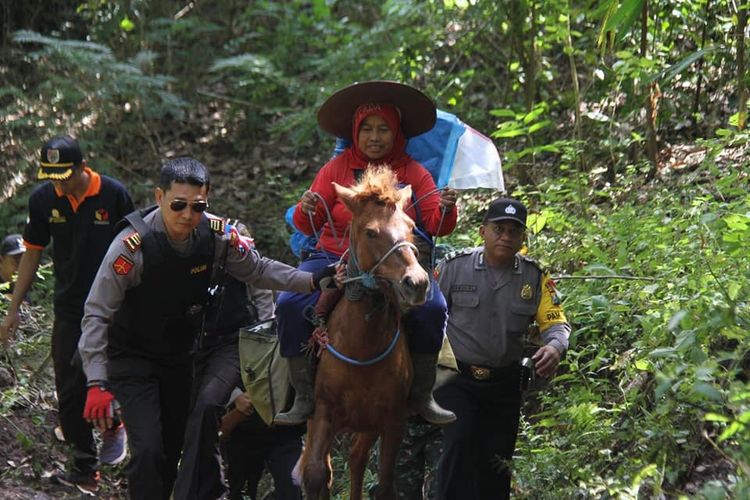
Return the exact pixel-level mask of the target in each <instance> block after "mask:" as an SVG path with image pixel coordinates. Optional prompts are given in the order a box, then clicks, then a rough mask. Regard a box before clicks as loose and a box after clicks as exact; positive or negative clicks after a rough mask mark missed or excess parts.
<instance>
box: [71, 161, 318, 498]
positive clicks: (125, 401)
mask: <svg viewBox="0 0 750 500" xmlns="http://www.w3.org/2000/svg"><path fill="white" fill-rule="evenodd" d="M208 192H209V177H208V171H207V169H206V167H205V166H204V165H203V164H202V163H200V162H198V161H197V160H194V159H192V158H177V159H173V160H168V161H167V162H166V163H165V165H164V166H163V168H162V170H161V177H160V182H159V187H157V188H156V190H155V197H156V203H157V205H158V207H157V208H156V209H153V210H150V211H146V212H145V213H144V214H143V216H142V214H140V213H134V214H132V216H131V217H128V219H127V220H128V222H129V223H130V226H129V227H126V228H125V229H124V230H123V231H122V232H120V234H118V236H117V237H116V238H115V240H114V242H113V243H112V245H111V246H110V248H109V250H108V251H107V255H106V256H105V257H104V260H103V262H102V265H101V267H100V268H99V271H98V273H97V276H96V279H95V281H94V286H93V287H92V288H91V292H90V293H89V297H88V299H87V300H86V306H85V313H84V318H83V322H82V328H83V334H82V336H81V340H80V342H79V351H80V353H81V358H82V360H83V367H84V371H85V372H86V375H87V378H88V384H89V390H88V395H87V399H86V408H85V410H84V412H85V416H86V418H87V419H88V420H89V421H91V422H92V423H95V424H96V426H97V427H106V426H107V425H108V424H109V422H110V421H111V419H112V417H113V404H114V398H115V397H117V401H118V402H119V404H120V405H121V409H122V419H123V421H124V422H125V426H126V427H127V429H128V435H129V438H130V450H131V459H130V462H129V463H128V465H127V467H126V474H127V476H128V490H129V493H130V497H131V498H133V499H137V500H147V499H151V498H153V499H167V498H169V496H170V494H171V492H172V487H173V483H174V480H175V476H176V470H177V463H178V460H179V457H180V450H181V448H182V441H183V436H184V432H185V422H186V420H187V416H188V411H189V404H190V390H191V355H190V351H191V348H192V346H193V343H194V340H195V338H196V336H197V334H198V332H199V330H200V325H201V323H202V320H203V308H204V306H205V305H206V304H207V302H208V298H209V291H208V290H209V283H210V276H211V274H212V272H213V269H214V266H215V265H218V263H219V262H222V263H223V264H222V265H224V266H225V269H226V272H227V273H229V274H230V275H231V276H233V277H234V278H236V279H238V280H239V281H242V282H244V283H247V284H249V285H253V286H256V287H258V288H270V289H274V288H278V289H283V290H294V291H300V292H301V291H312V290H313V289H314V288H316V287H319V283H320V280H321V279H322V278H323V277H324V276H330V275H331V274H333V269H332V268H331V269H327V270H323V271H322V272H320V273H318V274H316V275H315V276H314V275H312V274H311V273H307V272H303V271H298V270H296V269H294V268H293V267H290V266H287V265H286V264H282V263H280V262H276V261H274V260H270V259H266V258H263V257H261V256H260V255H259V254H258V253H257V252H256V251H255V250H254V249H252V248H249V247H248V246H247V244H246V243H245V242H244V241H243V240H242V239H241V238H233V237H232V236H231V235H227V234H226V232H227V231H226V227H225V226H226V224H225V221H224V220H223V219H220V218H217V217H213V216H209V215H207V214H205V213H204V212H205V210H206V208H208ZM224 255H226V257H224ZM220 259H221V260H220ZM110 389H111V392H110Z"/></svg>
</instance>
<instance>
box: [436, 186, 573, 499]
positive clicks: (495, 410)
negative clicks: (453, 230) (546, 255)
mask: <svg viewBox="0 0 750 500" xmlns="http://www.w3.org/2000/svg"><path fill="white" fill-rule="evenodd" d="M479 234H480V235H481V236H482V239H483V240H484V245H483V246H481V247H478V248H474V249H469V250H465V251H463V252H458V253H456V254H453V255H449V256H448V257H446V259H445V260H444V261H443V262H442V263H441V264H440V265H439V266H438V268H437V274H438V283H439V284H440V289H441V290H442V291H443V293H444V294H445V298H446V300H447V301H448V311H449V315H448V327H447V330H446V334H447V335H448V340H449V341H450V343H451V347H452V348H453V352H454V353H455V356H456V362H457V364H458V368H459V371H460V374H459V375H455V376H454V377H453V378H451V379H449V381H448V382H447V383H446V384H445V385H444V386H442V387H441V388H439V389H438V390H437V391H436V393H435V396H436V397H437V398H438V399H439V401H440V404H441V405H443V406H444V407H445V408H448V409H450V410H452V411H453V412H455V413H456V417H457V419H456V421H455V422H454V423H452V424H449V425H447V426H446V427H445V428H444V432H445V438H444V441H443V453H442V456H441V457H440V462H439V465H438V472H437V488H438V498H440V499H442V500H453V499H456V498H481V499H485V498H508V497H509V496H510V479H511V468H510V461H511V460H512V458H513V451H514V449H515V445H516V436H517V434H518V424H519V419H520V412H521V395H522V388H521V365H520V361H521V356H522V354H523V341H524V337H525V334H526V332H527V331H528V328H529V325H530V324H531V323H533V322H534V321H536V323H537V325H538V326H539V330H540V332H541V335H542V340H543V342H544V344H545V345H543V346H542V347H540V348H539V349H538V350H537V351H536V353H535V354H534V355H533V356H532V358H531V359H532V362H533V364H534V366H533V369H534V370H536V373H537V374H538V375H540V376H542V377H549V376H550V375H552V373H554V371H555V369H556V368H557V365H558V363H559V362H560V357H561V356H562V354H563V353H564V352H565V350H566V349H567V347H568V336H569V335H570V326H569V325H568V323H567V320H566V319H565V314H564V312H563V310H562V306H561V304H560V300H559V296H558V293H557V290H556V288H555V284H554V282H553V281H552V280H551V279H550V277H549V275H548V274H547V273H545V272H543V271H542V270H541V269H540V268H539V266H538V265H537V264H536V263H535V262H534V261H532V260H531V259H529V258H527V257H525V256H523V255H521V254H520V253H518V252H519V251H520V250H521V247H522V245H523V242H524V239H525V236H526V207H524V206H523V205H522V204H521V203H520V202H519V201H517V200H514V199H511V198H499V199H497V200H495V201H493V202H492V203H491V204H490V207H489V209H488V210H487V214H486V215H485V218H484V223H483V224H482V225H481V226H480V228H479Z"/></svg>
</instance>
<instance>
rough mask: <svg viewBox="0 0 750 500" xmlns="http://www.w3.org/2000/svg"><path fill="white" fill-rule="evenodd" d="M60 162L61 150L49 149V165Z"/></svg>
mask: <svg viewBox="0 0 750 500" xmlns="http://www.w3.org/2000/svg"><path fill="white" fill-rule="evenodd" d="M59 161H60V150H59V149H48V150H47V163H59Z"/></svg>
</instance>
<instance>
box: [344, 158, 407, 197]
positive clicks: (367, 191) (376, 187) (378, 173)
mask: <svg viewBox="0 0 750 500" xmlns="http://www.w3.org/2000/svg"><path fill="white" fill-rule="evenodd" d="M351 189H352V190H353V191H354V192H355V193H356V194H355V196H356V197H357V198H358V199H361V200H363V199H367V198H376V199H377V200H379V201H382V202H384V203H386V204H396V203H397V202H399V201H400V200H401V193H400V192H399V190H398V178H397V177H396V174H395V173H393V170H391V169H390V168H389V167H374V166H369V165H368V167H367V168H366V169H365V174H364V175H363V176H362V178H361V179H360V180H359V182H358V183H356V184H355V185H353V186H352V187H351Z"/></svg>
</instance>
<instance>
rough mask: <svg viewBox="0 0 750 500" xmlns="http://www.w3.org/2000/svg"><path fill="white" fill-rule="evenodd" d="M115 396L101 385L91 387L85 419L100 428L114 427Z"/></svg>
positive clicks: (85, 408)
mask: <svg viewBox="0 0 750 500" xmlns="http://www.w3.org/2000/svg"><path fill="white" fill-rule="evenodd" d="M114 400H115V396H114V395H113V394H112V393H111V392H109V391H108V390H107V389H105V388H104V387H102V386H100V385H95V386H92V387H89V391H88V394H87V395H86V406H85V407H84V408H83V418H84V419H86V420H87V421H89V422H91V423H92V424H94V425H95V426H97V427H99V428H102V427H103V428H105V429H108V428H109V427H110V426H111V425H112V402H113V401H114Z"/></svg>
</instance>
